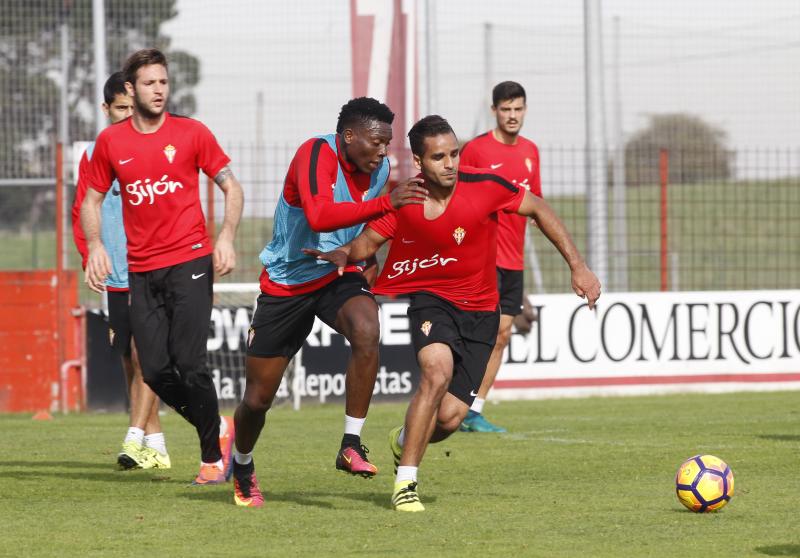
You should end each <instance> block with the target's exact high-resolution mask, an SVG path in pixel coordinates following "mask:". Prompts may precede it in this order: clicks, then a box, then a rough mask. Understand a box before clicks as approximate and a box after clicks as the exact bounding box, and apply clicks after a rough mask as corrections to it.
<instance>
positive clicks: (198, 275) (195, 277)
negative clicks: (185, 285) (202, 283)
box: [192, 273, 205, 279]
mask: <svg viewBox="0 0 800 558" xmlns="http://www.w3.org/2000/svg"><path fill="white" fill-rule="evenodd" d="M203 275H205V273H198V274H197V275H195V274H194V273H192V279H200V278H201V277H202V276H203Z"/></svg>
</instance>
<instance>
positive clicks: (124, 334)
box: [72, 72, 170, 469]
mask: <svg viewBox="0 0 800 558" xmlns="http://www.w3.org/2000/svg"><path fill="white" fill-rule="evenodd" d="M103 99H104V100H105V102H104V103H103V112H104V113H105V115H106V116H107V117H108V119H109V121H110V122H111V124H116V123H117V122H121V121H122V120H125V119H126V118H128V117H129V116H130V115H131V114H133V100H132V99H131V97H130V96H129V95H128V93H127V91H125V77H124V76H123V75H122V72H115V73H113V74H111V76H110V77H109V78H108V80H107V81H106V83H105V85H104V86H103ZM93 150H94V143H91V144H90V145H89V146H88V147H87V148H86V151H85V152H84V153H83V157H81V162H80V166H79V167H78V183H77V186H76V190H75V202H74V203H73V204H72V233H73V239H74V240H75V246H77V248H78V252H80V254H81V258H82V262H83V268H84V269H86V260H87V258H88V257H89V253H88V249H87V247H86V237H85V236H84V234H83V229H82V228H81V223H80V209H81V204H82V203H83V199H84V197H85V196H86V188H87V187H88V178H89V177H88V173H89V160H90V159H91V157H92V151H93ZM111 191H112V194H113V195H111V196H106V198H105V200H104V201H103V206H102V209H101V211H102V216H103V223H102V230H101V231H100V236H101V238H102V240H103V244H104V245H105V246H106V247H107V248H108V255H109V257H110V258H111V273H110V274H109V276H108V278H107V279H106V294H107V297H108V325H109V336H110V341H111V346H112V347H113V349H114V351H115V352H117V353H119V355H120V356H121V357H122V370H123V371H124V372H125V381H126V383H127V386H128V397H129V400H130V424H129V428H128V433H127V434H126V435H125V440H124V441H123V442H122V451H120V452H119V455H118V456H117V464H118V465H119V466H120V468H122V469H137V468H143V469H151V468H158V469H169V467H170V460H169V454H167V446H166V441H165V440H164V434H163V433H162V432H161V422H160V420H159V418H158V397H156V394H155V393H153V390H151V389H150V388H149V387H148V386H147V384H145V383H144V380H143V379H142V368H141V366H140V364H139V356H138V354H137V352H136V346H135V343H134V342H133V339H132V337H131V324H130V314H129V312H128V250H127V248H126V246H125V244H126V238H125V229H124V228H123V225H122V199H121V197H120V191H119V183H118V182H117V181H116V180H115V181H114V183H113V184H112V186H111Z"/></svg>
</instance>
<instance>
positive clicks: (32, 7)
mask: <svg viewBox="0 0 800 558" xmlns="http://www.w3.org/2000/svg"><path fill="white" fill-rule="evenodd" d="M176 1H177V0H105V11H106V49H107V55H108V71H109V73H110V72H112V71H116V70H117V69H119V68H120V67H121V66H122V63H123V62H124V60H125V58H127V56H128V55H129V54H130V53H131V52H133V51H135V50H137V49H140V48H145V47H156V48H159V49H161V50H163V51H164V52H165V53H166V55H167V59H168V60H169V65H170V67H169V70H170V81H171V89H172V91H171V95H170V107H169V108H170V111H172V112H175V113H178V114H184V115H187V116H189V115H191V114H193V113H194V112H195V110H196V101H195V97H194V94H193V93H192V88H193V86H195V85H196V84H197V82H198V81H199V79H200V62H199V60H198V59H197V58H196V57H195V56H193V55H192V54H189V53H187V52H183V51H176V50H172V49H171V48H170V43H171V40H170V38H169V37H168V36H166V35H165V34H164V33H163V32H162V31H161V28H162V25H163V24H164V23H165V22H167V21H169V20H170V19H173V18H174V17H175V16H176V15H177V13H178V12H177V10H176V8H175V4H176ZM64 21H66V22H67V25H68V28H69V51H70V52H69V61H70V66H69V75H68V83H67V95H68V107H69V141H70V143H71V142H73V141H79V140H92V139H94V137H95V126H94V114H95V109H94V105H95V98H94V47H93V35H92V0H26V1H25V2H20V1H18V0H0V178H43V177H51V176H53V174H54V165H55V163H54V160H55V152H54V143H55V139H56V138H57V136H58V129H57V128H58V114H59V96H60V94H61V93H60V92H61V70H60V68H61V49H60V26H61V24H62V22H64ZM66 147H67V148H69V146H66ZM36 190H37V189H34V188H0V223H2V226H3V227H6V228H8V227H20V226H22V227H23V228H27V227H26V223H29V224H30V221H31V220H32V219H38V217H37V216H38V215H39V214H42V213H44V216H43V218H48V217H49V218H48V221H49V222H51V223H52V222H53V219H52V215H53V208H52V207H48V208H47V209H46V210H45V211H44V212H43V207H42V205H43V204H44V205H47V206H52V203H50V201H49V200H48V199H47V198H50V197H52V196H51V192H50V191H49V190H48V191H47V192H44V191H39V192H36ZM46 202H47V203H46Z"/></svg>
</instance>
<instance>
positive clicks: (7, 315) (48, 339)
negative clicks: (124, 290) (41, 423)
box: [0, 270, 83, 412]
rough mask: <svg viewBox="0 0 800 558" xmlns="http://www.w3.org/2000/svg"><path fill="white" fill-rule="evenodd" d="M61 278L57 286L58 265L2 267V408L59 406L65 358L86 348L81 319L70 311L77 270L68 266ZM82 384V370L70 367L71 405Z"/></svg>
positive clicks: (77, 355) (18, 409)
mask: <svg viewBox="0 0 800 558" xmlns="http://www.w3.org/2000/svg"><path fill="white" fill-rule="evenodd" d="M61 283H62V284H61V287H60V290H59V281H58V275H57V273H56V271H54V270H44V271H2V272H0V412H33V411H39V410H48V411H56V410H58V409H59V401H60V398H61V394H60V392H59V377H60V369H61V364H62V363H63V362H64V361H66V360H70V359H76V358H80V357H81V354H80V353H81V352H82V350H83V349H82V347H81V344H80V342H76V341H77V340H78V339H80V337H79V334H80V331H79V327H80V322H79V320H78V319H76V318H75V317H73V315H72V310H73V309H74V308H76V307H77V306H78V288H77V274H76V272H74V271H66V272H64V273H63V275H62V280H61ZM59 308H60V309H61V310H59ZM59 318H60V319H59ZM59 322H60V323H59ZM59 330H61V332H62V334H61V335H59ZM79 390H80V376H79V374H78V373H77V371H76V370H72V371H71V372H70V384H69V385H68V388H67V391H68V392H69V400H70V405H71V406H72V405H74V404H76V403H77V402H76V401H75V399H76V397H77V396H78V393H79Z"/></svg>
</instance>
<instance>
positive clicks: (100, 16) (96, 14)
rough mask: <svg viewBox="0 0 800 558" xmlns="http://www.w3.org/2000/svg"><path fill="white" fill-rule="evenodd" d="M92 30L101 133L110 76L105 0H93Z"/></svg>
mask: <svg viewBox="0 0 800 558" xmlns="http://www.w3.org/2000/svg"><path fill="white" fill-rule="evenodd" d="M92 31H93V37H94V110H95V113H94V130H95V134H99V133H100V132H101V131H103V128H105V127H106V117H105V114H103V109H102V107H101V105H102V104H103V102H104V100H105V99H104V98H103V85H105V83H106V79H107V77H108V69H107V56H106V15H105V6H104V0H92Z"/></svg>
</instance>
